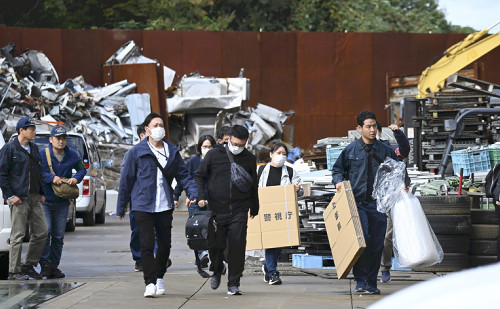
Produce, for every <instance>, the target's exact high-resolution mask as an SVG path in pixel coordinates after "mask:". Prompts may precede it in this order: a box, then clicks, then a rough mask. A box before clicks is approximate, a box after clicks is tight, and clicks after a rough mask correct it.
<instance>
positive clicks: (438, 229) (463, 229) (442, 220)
mask: <svg viewBox="0 0 500 309" xmlns="http://www.w3.org/2000/svg"><path fill="white" fill-rule="evenodd" d="M427 220H428V221H429V224H430V225H431V227H432V230H433V231H434V233H435V234H441V235H463V234H470V232H471V229H472V224H471V219H470V215H427Z"/></svg>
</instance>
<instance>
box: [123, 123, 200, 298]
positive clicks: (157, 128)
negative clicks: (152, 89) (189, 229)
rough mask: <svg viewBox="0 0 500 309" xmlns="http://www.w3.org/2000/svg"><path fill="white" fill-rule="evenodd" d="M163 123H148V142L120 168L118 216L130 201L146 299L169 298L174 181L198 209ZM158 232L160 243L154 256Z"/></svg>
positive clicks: (130, 153)
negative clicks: (167, 277) (166, 282)
mask: <svg viewBox="0 0 500 309" xmlns="http://www.w3.org/2000/svg"><path fill="white" fill-rule="evenodd" d="M164 123H165V121H164V119H163V117H162V116H161V115H160V114H157V113H151V114H149V115H148V116H147V117H146V119H145V120H144V123H143V125H144V129H145V130H146V135H147V138H146V139H144V140H143V141H141V142H140V143H139V144H137V145H135V146H134V147H133V148H132V149H130V150H129V151H128V153H127V156H126V158H125V162H124V163H123V165H122V171H121V178H120V188H119V189H118V204H117V206H116V212H117V215H118V217H119V218H120V219H122V220H123V217H124V216H125V209H126V206H127V204H128V202H129V200H130V204H131V211H133V212H134V217H135V221H136V224H137V227H138V228H139V238H140V242H141V262H142V267H143V274H144V282H145V284H146V290H145V292H144V297H155V295H162V294H165V287H164V280H163V276H164V275H165V272H166V266H167V261H168V258H169V256H170V247H171V242H172V241H171V237H172V234H171V232H172V219H173V218H172V213H173V211H174V198H173V195H172V193H173V189H172V181H173V179H174V178H175V179H176V181H177V182H178V183H180V184H181V185H182V187H183V188H184V189H185V190H186V194H187V196H188V198H189V199H190V200H191V201H192V203H196V200H197V198H198V190H197V189H196V185H195V183H194V180H193V179H192V178H191V176H190V175H189V172H188V170H187V169H186V165H185V164H184V161H183V160H182V158H181V156H180V154H179V148H177V147H176V146H175V145H173V144H172V143H170V142H169V141H167V140H166V139H165V129H164ZM155 232H156V240H157V243H158V250H157V253H156V257H155V256H154V246H155Z"/></svg>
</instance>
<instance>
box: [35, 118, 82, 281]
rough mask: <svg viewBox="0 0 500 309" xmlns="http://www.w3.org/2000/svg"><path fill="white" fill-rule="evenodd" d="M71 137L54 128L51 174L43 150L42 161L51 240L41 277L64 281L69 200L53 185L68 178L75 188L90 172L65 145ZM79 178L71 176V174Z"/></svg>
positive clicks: (51, 139)
mask: <svg viewBox="0 0 500 309" xmlns="http://www.w3.org/2000/svg"><path fill="white" fill-rule="evenodd" d="M67 137H68V133H67V132H66V129H64V128H63V127H55V128H53V129H52V131H50V137H49V142H50V144H49V147H48V150H49V154H50V161H51V165H52V170H53V171H54V174H52V172H51V170H50V166H49V162H48V160H47V150H46V149H40V158H41V159H42V178H43V182H44V186H43V189H44V191H45V202H44V203H43V211H44V213H45V219H46V221H47V228H48V232H49V233H48V236H47V242H46V243H45V248H44V249H43V253H42V257H41V258H40V266H41V268H42V271H41V272H40V275H42V276H43V277H46V278H47V279H51V278H64V277H65V275H64V273H63V272H62V271H61V270H60V269H59V268H58V266H59V263H60V262H61V255H62V249H63V244H64V231H65V230H66V221H67V219H68V210H69V204H70V200H68V199H63V198H60V197H58V196H56V195H55V194H54V190H53V189H52V184H55V185H60V184H61V183H62V180H61V178H62V177H64V178H69V180H68V184H69V185H76V184H77V183H80V182H81V181H82V180H83V177H85V174H87V169H86V168H85V164H83V162H82V159H81V158H80V156H79V155H78V153H77V152H76V151H74V150H72V149H70V148H69V147H68V146H67V145H66V141H67ZM73 169H75V170H76V174H75V175H74V176H72V170H73Z"/></svg>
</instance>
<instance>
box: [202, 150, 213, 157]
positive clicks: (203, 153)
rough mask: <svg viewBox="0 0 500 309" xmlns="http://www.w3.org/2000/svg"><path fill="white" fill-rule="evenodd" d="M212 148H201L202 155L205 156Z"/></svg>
mask: <svg viewBox="0 0 500 309" xmlns="http://www.w3.org/2000/svg"><path fill="white" fill-rule="evenodd" d="M210 150H211V149H208V148H201V155H202V156H205V155H206V154H207V152H209V151H210Z"/></svg>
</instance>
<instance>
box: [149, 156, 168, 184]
mask: <svg viewBox="0 0 500 309" xmlns="http://www.w3.org/2000/svg"><path fill="white" fill-rule="evenodd" d="M151 156H152V157H153V159H154V161H155V164H156V166H158V168H159V169H160V171H161V173H162V174H163V177H165V179H168V177H167V172H166V171H165V169H164V168H163V166H161V164H160V162H158V158H157V157H156V156H155V155H154V154H153V155H151Z"/></svg>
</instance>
